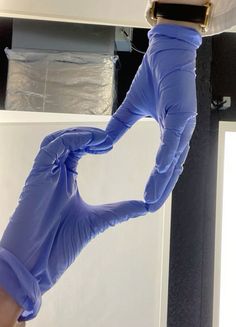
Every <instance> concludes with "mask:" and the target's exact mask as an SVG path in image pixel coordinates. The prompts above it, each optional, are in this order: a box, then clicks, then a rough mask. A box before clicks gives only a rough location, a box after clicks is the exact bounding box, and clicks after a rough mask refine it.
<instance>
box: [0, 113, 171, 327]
mask: <svg viewBox="0 0 236 327" xmlns="http://www.w3.org/2000/svg"><path fill="white" fill-rule="evenodd" d="M107 119H108V118H107V117H105V118H104V117H97V116H80V115H62V114H61V115H58V114H42V113H41V114H40V113H39V114H38V113H25V112H24V113H23V112H22V113H20V112H18V113H14V114H13V113H12V112H2V113H0V122H1V123H0V193H1V194H0V217H1V218H0V231H1V233H2V232H3V230H4V228H5V227H6V225H7V222H8V217H10V215H11V213H12V211H13V210H14V208H15V206H16V204H17V199H18V196H19V194H20V191H21V189H22V186H23V184H24V181H25V178H26V177H27V175H28V173H29V170H30V169H31V166H32V162H33V159H34V157H35V155H36V153H37V151H38V147H39V144H40V142H41V140H42V139H43V137H44V136H45V135H46V134H48V133H50V132H52V131H55V130H59V129H62V128H66V127H71V126H96V127H101V128H104V127H105V125H106V121H107ZM17 121H18V122H17ZM158 144H159V130H158V128H157V125H156V123H155V122H154V121H152V120H151V119H144V120H142V121H140V122H139V123H137V124H136V126H134V127H133V128H132V129H131V130H130V131H129V132H128V133H127V134H126V135H125V136H124V137H123V138H122V139H121V140H120V141H119V143H118V144H117V145H116V146H115V148H114V149H113V151H111V152H109V153H107V154H104V155H99V156H91V155H89V156H87V157H85V158H83V159H82V160H81V163H80V167H79V177H78V183H79V188H80V191H81V194H82V196H83V198H84V199H85V200H86V201H87V202H88V203H93V204H95V203H99V204H102V203H106V202H110V201H121V200H128V199H142V197H143V190H144V186H145V183H146V180H147V178H148V176H149V173H150V171H151V169H152V166H153V163H154V159H155V155H156V151H157V147H158ZM128 178H129V182H127V181H128ZM169 241H170V199H169V200H168V201H167V202H166V204H165V205H164V206H163V207H162V208H161V209H160V210H159V211H158V212H156V213H153V214H148V215H147V216H145V217H139V218H136V219H132V220H130V221H128V222H125V223H122V224H119V225H117V226H116V227H114V228H110V229H109V230H107V231H106V232H104V233H103V234H101V235H99V236H98V237H97V238H95V239H94V240H92V242H91V243H90V244H89V245H88V246H87V247H86V248H85V249H84V250H83V251H82V252H81V254H80V255H79V257H78V258H77V260H76V261H75V263H74V264H73V265H72V266H71V267H70V268H69V269H68V270H67V272H66V273H65V274H64V275H63V277H62V278H61V279H60V280H59V282H58V283H57V284H56V285H55V287H54V288H53V289H52V290H50V291H49V292H48V293H46V294H45V295H44V297H43V305H42V308H41V311H40V313H39V315H38V317H37V318H36V319H34V320H33V321H31V322H29V323H28V324H27V325H28V326H32V327H41V326H47V327H63V326H80V327H94V326H96V327H111V326H112V327H120V326H122V327H144V326H148V327H165V326H166V317H167V294H168V270H169Z"/></svg>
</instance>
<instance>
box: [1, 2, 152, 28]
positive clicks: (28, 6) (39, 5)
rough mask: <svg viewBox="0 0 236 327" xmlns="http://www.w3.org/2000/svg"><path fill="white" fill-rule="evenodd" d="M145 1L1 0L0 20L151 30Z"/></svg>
mask: <svg viewBox="0 0 236 327" xmlns="http://www.w3.org/2000/svg"><path fill="white" fill-rule="evenodd" d="M145 7H146V1H145V0H129V1H124V0H123V1H116V0H100V1H96V0H83V1H82V0H68V1H64V0H50V1H49V0H41V1H33V0H31V1H30V0H20V1H19V0H7V1H6V0H0V16H2V17H15V18H29V19H40V20H54V21H64V22H78V23H89V24H102V25H116V26H120V25H121V26H133V27H148V24H147V23H146V21H145V19H144V11H145Z"/></svg>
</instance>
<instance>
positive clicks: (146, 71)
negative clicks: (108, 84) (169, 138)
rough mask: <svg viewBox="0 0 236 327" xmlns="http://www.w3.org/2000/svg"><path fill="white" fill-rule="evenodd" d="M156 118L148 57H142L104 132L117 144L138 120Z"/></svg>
mask: <svg viewBox="0 0 236 327" xmlns="http://www.w3.org/2000/svg"><path fill="white" fill-rule="evenodd" d="M147 116H151V117H154V116H156V103H155V92H154V87H153V83H152V73H151V71H150V67H149V63H148V57H147V55H144V57H143V60H142V63H141V65H140V66H139V68H138V70H137V72H136V74H135V76H134V79H133V81H132V83H131V86H130V89H129V91H128V92H127V94H126V97H125V99H124V101H123V102H122V104H121V105H120V107H119V108H118V110H117V111H116V112H115V114H114V115H113V116H112V118H111V120H110V121H109V123H108V125H107V128H106V132H107V133H108V134H109V135H110V137H111V138H112V140H113V142H117V141H118V140H119V139H120V138H121V137H122V136H123V135H124V134H125V132H126V131H128V130H129V129H130V128H131V127H132V126H133V125H134V124H135V123H136V122H137V121H138V120H139V119H141V118H143V117H147Z"/></svg>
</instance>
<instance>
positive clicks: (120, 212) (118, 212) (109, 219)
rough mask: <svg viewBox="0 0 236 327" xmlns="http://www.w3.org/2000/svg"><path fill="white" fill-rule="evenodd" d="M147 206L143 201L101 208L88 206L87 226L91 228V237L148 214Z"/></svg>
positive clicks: (102, 206) (106, 205)
mask: <svg viewBox="0 0 236 327" xmlns="http://www.w3.org/2000/svg"><path fill="white" fill-rule="evenodd" d="M146 206H147V205H146V204H145V203H144V202H143V201H134V200H133V201H123V202H117V203H112V204H105V205H101V206H90V208H92V212H93V213H94V214H92V215H91V216H90V217H91V218H90V222H89V225H90V226H91V233H92V235H91V237H95V236H96V235H97V234H99V233H102V232H103V231H105V230H106V229H107V228H109V227H112V226H115V225H116V224H118V223H121V222H123V221H126V220H128V219H130V218H135V217H139V216H144V215H146V214H147V213H148V211H147V207H146Z"/></svg>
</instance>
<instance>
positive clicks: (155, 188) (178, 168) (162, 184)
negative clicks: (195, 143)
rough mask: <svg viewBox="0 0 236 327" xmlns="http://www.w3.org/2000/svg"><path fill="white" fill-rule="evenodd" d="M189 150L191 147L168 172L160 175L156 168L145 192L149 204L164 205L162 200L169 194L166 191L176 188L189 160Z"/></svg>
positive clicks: (187, 147) (186, 149)
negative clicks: (187, 159) (177, 180)
mask: <svg viewBox="0 0 236 327" xmlns="http://www.w3.org/2000/svg"><path fill="white" fill-rule="evenodd" d="M189 149H190V147H189V145H187V146H186V147H185V149H184V151H183V152H182V153H181V154H180V155H179V157H178V158H176V159H175V160H176V161H174V162H173V163H172V165H171V167H170V168H169V170H168V171H167V172H165V173H159V172H158V171H157V170H156V169H155V168H154V169H153V172H152V174H151V176H150V178H149V180H148V183H147V185H146V188H145V192H144V199H145V201H146V202H147V203H148V204H156V203H157V204H159V203H162V200H163V199H164V198H165V196H164V194H166V193H167V191H166V190H170V189H171V187H174V185H175V183H176V181H175V179H176V178H178V176H179V175H180V174H181V172H182V171H183V164H184V162H185V160H186V158H187V155H188V152H189Z"/></svg>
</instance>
